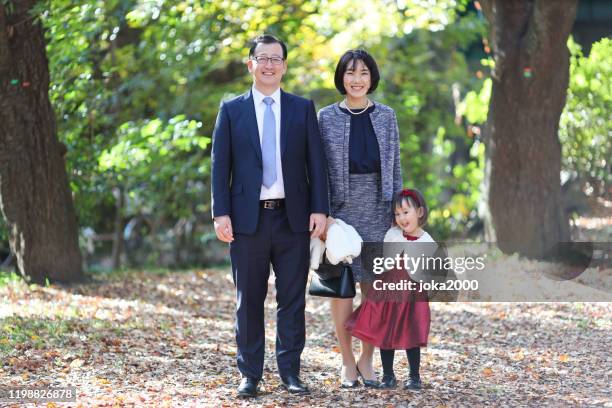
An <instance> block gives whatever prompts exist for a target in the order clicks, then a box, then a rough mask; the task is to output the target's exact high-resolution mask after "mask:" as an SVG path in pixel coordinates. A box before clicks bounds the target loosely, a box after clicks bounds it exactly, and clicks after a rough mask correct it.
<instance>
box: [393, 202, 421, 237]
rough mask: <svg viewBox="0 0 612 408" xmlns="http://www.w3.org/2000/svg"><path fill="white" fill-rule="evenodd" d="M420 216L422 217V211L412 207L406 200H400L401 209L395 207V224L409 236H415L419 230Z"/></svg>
mask: <svg viewBox="0 0 612 408" xmlns="http://www.w3.org/2000/svg"><path fill="white" fill-rule="evenodd" d="M421 215H423V209H422V208H415V207H413V206H412V205H410V203H408V201H407V200H402V205H401V207H400V206H397V207H395V223H396V224H397V226H398V227H400V228H401V229H402V231H404V232H405V233H406V234H409V235H415V233H416V232H417V231H418V230H419V228H420V227H419V217H420V216H421Z"/></svg>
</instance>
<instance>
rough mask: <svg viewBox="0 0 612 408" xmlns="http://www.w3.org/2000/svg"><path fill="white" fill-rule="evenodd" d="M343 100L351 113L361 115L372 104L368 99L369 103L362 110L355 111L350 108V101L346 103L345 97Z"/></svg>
mask: <svg viewBox="0 0 612 408" xmlns="http://www.w3.org/2000/svg"><path fill="white" fill-rule="evenodd" d="M342 102H343V103H344V107H345V108H346V110H347V111H349V113H351V114H352V115H361V114H362V113H363V112H365V111H367V110H368V108H369V107H370V106H371V105H370V103H371V102H370V100H369V99H368V103H367V104H366V106H365V108H363V110H362V111H361V112H353V111H352V110H351V108H349V106H348V103H346V99H344V100H343V101H342Z"/></svg>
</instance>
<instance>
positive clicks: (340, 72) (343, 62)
mask: <svg viewBox="0 0 612 408" xmlns="http://www.w3.org/2000/svg"><path fill="white" fill-rule="evenodd" d="M359 60H361V61H363V63H364V64H365V66H366V67H368V70H369V71H370V89H368V93H372V92H374V90H375V89H376V87H377V86H378V81H380V73H379V72H378V65H376V61H375V60H374V58H373V57H372V56H371V55H370V54H368V52H367V51H366V50H348V51H347V52H345V53H344V54H343V55H342V56H341V57H340V60H339V61H338V65H337V66H336V74H335V75H334V83H335V84H336V89H337V90H338V92H340V93H341V94H342V95H346V89H344V73H345V72H346V70H347V69H349V67H350V69H355V64H357V61H359Z"/></svg>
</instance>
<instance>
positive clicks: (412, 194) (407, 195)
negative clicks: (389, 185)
mask: <svg viewBox="0 0 612 408" xmlns="http://www.w3.org/2000/svg"><path fill="white" fill-rule="evenodd" d="M403 202H406V204H408V205H409V206H411V207H413V208H416V209H418V208H422V209H423V214H422V215H421V216H420V217H419V227H421V226H423V225H425V223H426V222H427V216H428V215H429V209H428V208H427V203H425V197H423V194H421V192H420V191H419V190H417V189H416V188H405V189H403V190H400V191H397V192H395V193H394V194H393V200H392V201H391V213H392V214H395V209H396V208H397V207H401V206H402V203H403ZM393 225H396V224H395V217H393Z"/></svg>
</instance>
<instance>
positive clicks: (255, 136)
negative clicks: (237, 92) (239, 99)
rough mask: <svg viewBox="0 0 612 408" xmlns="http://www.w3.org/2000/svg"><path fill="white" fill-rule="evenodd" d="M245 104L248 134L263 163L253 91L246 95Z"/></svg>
mask: <svg viewBox="0 0 612 408" xmlns="http://www.w3.org/2000/svg"><path fill="white" fill-rule="evenodd" d="M243 103H244V112H245V114H246V123H247V124H248V126H246V128H247V132H249V136H250V139H251V142H252V143H253V147H254V148H255V154H257V157H258V158H259V161H261V162H263V160H262V158H261V142H260V141H259V129H258V127H257V116H256V115H255V104H254V102H253V92H252V90H249V91H248V92H247V93H246V94H244V99H243Z"/></svg>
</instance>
